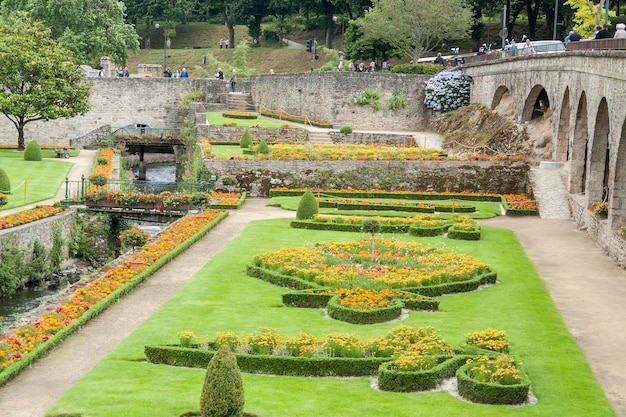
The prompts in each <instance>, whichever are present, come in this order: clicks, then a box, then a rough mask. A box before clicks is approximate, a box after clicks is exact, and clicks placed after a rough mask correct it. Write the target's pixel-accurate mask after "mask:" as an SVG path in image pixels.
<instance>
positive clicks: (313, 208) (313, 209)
mask: <svg viewBox="0 0 626 417" xmlns="http://www.w3.org/2000/svg"><path fill="white" fill-rule="evenodd" d="M318 211H319V208H318V206H317V199H316V198H315V196H314V195H313V193H312V192H311V191H309V190H307V191H306V192H305V193H304V195H302V198H301V199H300V203H298V211H297V212H296V219H298V220H306V219H310V218H312V217H313V216H314V215H316V214H317V213H318Z"/></svg>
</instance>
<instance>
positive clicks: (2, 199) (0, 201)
mask: <svg viewBox="0 0 626 417" xmlns="http://www.w3.org/2000/svg"><path fill="white" fill-rule="evenodd" d="M8 203H9V197H7V196H6V195H5V194H2V193H0V207H2V206H4V205H5V204H8Z"/></svg>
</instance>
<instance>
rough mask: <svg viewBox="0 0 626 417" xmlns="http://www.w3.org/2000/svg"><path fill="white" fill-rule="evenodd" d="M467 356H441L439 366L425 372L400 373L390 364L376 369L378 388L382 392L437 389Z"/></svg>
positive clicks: (452, 374) (451, 375)
mask: <svg viewBox="0 0 626 417" xmlns="http://www.w3.org/2000/svg"><path fill="white" fill-rule="evenodd" d="M468 358H469V357H468V356H441V357H439V358H438V362H439V364H438V365H436V366H435V367H433V368H432V369H428V370H426V371H415V372H400V371H395V370H393V369H391V364H390V363H384V364H382V365H380V367H379V368H378V387H379V388H380V389H381V390H383V391H394V392H412V391H427V390H431V389H434V388H436V387H437V385H439V384H440V383H441V381H443V380H444V378H450V377H453V376H454V373H455V372H456V370H457V369H458V368H459V366H461V365H463V364H464V363H465V362H466V361H467V359H468Z"/></svg>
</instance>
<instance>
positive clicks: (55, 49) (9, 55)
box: [0, 13, 90, 150]
mask: <svg viewBox="0 0 626 417" xmlns="http://www.w3.org/2000/svg"><path fill="white" fill-rule="evenodd" d="M89 95H90V89H89V84H88V83H87V82H86V81H85V77H84V75H83V74H82V73H81V72H80V70H79V69H78V68H77V65H76V62H75V59H74V57H73V56H72V53H71V52H70V51H68V50H67V49H65V48H63V47H62V46H60V45H59V44H58V42H57V41H55V40H53V39H52V38H51V35H50V30H49V29H48V28H45V27H44V26H43V24H42V23H40V22H38V21H35V20H32V19H30V17H29V16H28V15H27V14H26V13H16V14H14V15H12V16H11V17H10V18H8V19H7V20H6V22H5V23H3V24H0V113H3V114H4V115H5V116H6V117H7V118H8V119H9V120H10V121H11V123H13V125H14V126H15V128H16V129H17V146H18V150H24V127H25V126H26V125H27V124H28V123H30V122H34V121H36V120H47V119H58V118H61V117H65V118H70V117H74V116H76V115H80V114H85V113H86V112H87V111H88V110H89V107H90V106H89Z"/></svg>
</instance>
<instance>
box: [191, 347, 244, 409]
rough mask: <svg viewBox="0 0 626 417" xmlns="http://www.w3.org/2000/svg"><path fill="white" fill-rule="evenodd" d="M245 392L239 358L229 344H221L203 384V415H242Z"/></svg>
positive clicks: (201, 399) (201, 405)
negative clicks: (238, 364)
mask: <svg viewBox="0 0 626 417" xmlns="http://www.w3.org/2000/svg"><path fill="white" fill-rule="evenodd" d="M243 405H244V393H243V382H242V380H241V372H240V371H239V366H237V359H236V358H235V355H234V354H233V352H232V351H231V350H230V347H228V345H222V346H220V348H219V350H218V351H217V353H216V354H215V355H214V356H213V358H211V361H210V362H209V367H208V368H207V371H206V375H205V377H204V384H203V385H202V394H201V397H200V415H201V416H202V417H241V416H242V415H243Z"/></svg>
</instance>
